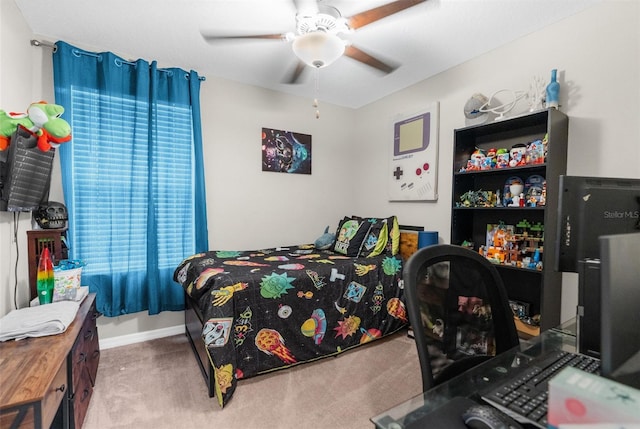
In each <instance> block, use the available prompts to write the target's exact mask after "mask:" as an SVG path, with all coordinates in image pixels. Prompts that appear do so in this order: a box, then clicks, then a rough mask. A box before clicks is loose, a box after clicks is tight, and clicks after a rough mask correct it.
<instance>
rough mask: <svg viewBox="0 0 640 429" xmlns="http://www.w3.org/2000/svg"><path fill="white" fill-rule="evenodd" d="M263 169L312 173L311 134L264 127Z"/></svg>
mask: <svg viewBox="0 0 640 429" xmlns="http://www.w3.org/2000/svg"><path fill="white" fill-rule="evenodd" d="M262 171H275V172H280V173H296V174H311V136H310V135H309V134H301V133H295V132H292V131H282V130H274V129H271V128H263V129H262Z"/></svg>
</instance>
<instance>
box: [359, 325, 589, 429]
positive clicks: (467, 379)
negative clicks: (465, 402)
mask: <svg viewBox="0 0 640 429" xmlns="http://www.w3.org/2000/svg"><path fill="white" fill-rule="evenodd" d="M575 333H576V325H575V320H573V319H572V320H570V321H568V322H566V323H564V324H562V325H560V326H559V327H557V328H553V329H549V330H547V331H545V332H543V333H542V334H540V335H539V336H537V337H533V338H531V339H528V340H522V339H521V340H520V345H519V346H517V347H514V348H513V349H511V350H509V351H507V352H504V353H502V354H500V355H499V356H496V357H495V358H493V359H491V360H489V361H487V362H484V363H483V364H481V365H478V366H476V367H474V368H472V369H470V370H469V371H466V372H465V373H463V374H461V375H459V376H457V377H455V378H453V379H451V380H449V381H447V382H445V383H443V384H441V385H438V386H436V387H434V388H433V389H430V390H429V391H427V392H423V393H421V394H420V395H417V396H415V397H413V398H411V399H409V400H407V401H405V402H403V403H401V404H399V405H397V406H395V407H393V408H391V409H390V410H387V411H385V412H383V413H381V414H379V415H377V416H375V417H372V418H371V421H372V422H373V423H374V424H375V427H376V428H378V429H405V428H407V427H409V426H410V425H411V423H412V422H414V421H416V420H417V419H419V418H420V417H422V416H425V415H426V414H429V413H430V412H432V411H434V410H436V409H437V408H439V407H441V406H442V405H444V404H446V403H447V402H449V401H450V400H451V399H453V398H456V397H467V398H470V399H472V400H474V401H476V402H478V403H482V401H481V399H480V397H481V395H482V394H483V393H484V392H487V391H489V390H491V389H493V388H495V387H497V386H498V385H499V384H500V383H502V382H504V381H505V380H507V379H509V378H510V377H511V376H512V375H513V374H514V373H515V372H516V371H517V370H518V369H520V368H522V367H526V366H527V364H528V362H529V361H531V360H532V359H533V358H536V357H538V356H540V355H543V354H545V353H547V352H548V351H550V350H564V351H567V352H572V353H575V352H576V350H577V348H576V334H575Z"/></svg>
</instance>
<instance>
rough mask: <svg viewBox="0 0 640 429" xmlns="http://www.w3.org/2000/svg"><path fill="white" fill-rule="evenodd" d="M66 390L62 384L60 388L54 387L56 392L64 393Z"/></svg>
mask: <svg viewBox="0 0 640 429" xmlns="http://www.w3.org/2000/svg"><path fill="white" fill-rule="evenodd" d="M66 388H67V386H65V385H64V384H63V385H62V386H60V387H56V392H64V391H65V389H66Z"/></svg>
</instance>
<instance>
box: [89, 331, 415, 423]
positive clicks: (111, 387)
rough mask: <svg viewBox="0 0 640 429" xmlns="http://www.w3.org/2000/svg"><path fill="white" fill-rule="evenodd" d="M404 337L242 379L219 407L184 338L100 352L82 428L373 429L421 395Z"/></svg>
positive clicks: (410, 349)
mask: <svg viewBox="0 0 640 429" xmlns="http://www.w3.org/2000/svg"><path fill="white" fill-rule="evenodd" d="M421 386H422V380H421V378H420V367H419V364H418V357H417V353H416V349H415V343H414V342H413V340H411V339H409V338H407V336H406V332H404V331H402V332H400V333H398V334H395V335H393V336H391V337H388V338H385V339H381V340H377V341H375V342H373V343H371V344H368V345H366V346H364V347H360V348H358V349H355V350H351V351H348V352H345V353H343V354H341V355H338V356H337V357H329V358H326V359H322V360H320V361H317V362H313V363H308V364H302V365H298V366H295V367H293V368H289V369H286V370H282V371H277V372H274V373H271V374H266V375H261V376H258V377H253V378H250V379H247V380H242V381H240V382H239V383H238V388H237V390H236V392H235V393H234V396H233V398H232V399H231V401H230V402H229V403H228V404H227V405H226V406H225V407H224V409H221V408H220V407H219V406H218V404H217V402H216V401H215V399H213V398H209V397H208V396H207V391H206V388H205V384H204V381H203V379H202V375H201V373H200V370H199V368H198V366H197V364H196V361H195V359H194V357H193V355H192V352H191V348H190V346H189V343H188V340H187V339H186V337H185V336H184V335H177V336H173V337H167V338H162V339H158V340H153V341H147V342H144V343H139V344H133V345H129V346H124V347H117V348H113V349H107V350H104V351H102V355H101V357H100V366H99V368H98V377H97V380H96V387H95V390H94V392H93V397H92V398H91V403H90V405H89V410H88V413H87V417H86V419H85V423H84V426H83V428H84V429H107V428H137V429H144V428H150V429H151V428H153V429H163V428H216V429H227V428H241V429H254V428H256V429H269V428H278V429H288V428H291V429H294V428H295V429H306V428H349V429H360V428H363V429H364V428H367V429H370V428H372V427H373V424H372V423H371V422H370V420H369V418H370V417H372V416H374V415H377V414H380V413H382V412H383V411H385V410H387V409H389V408H391V407H393V406H394V405H396V404H398V403H400V402H403V401H405V400H407V399H409V398H411V397H413V396H415V395H417V394H418V393H420V391H421Z"/></svg>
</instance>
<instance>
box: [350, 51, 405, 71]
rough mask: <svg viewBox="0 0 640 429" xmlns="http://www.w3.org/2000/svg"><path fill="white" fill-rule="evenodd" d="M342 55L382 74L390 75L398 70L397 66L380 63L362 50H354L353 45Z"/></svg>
mask: <svg viewBox="0 0 640 429" xmlns="http://www.w3.org/2000/svg"><path fill="white" fill-rule="evenodd" d="M344 54H345V55H346V56H347V57H349V58H353V59H354V60H356V61H360V62H361V63H363V64H366V65H368V66H370V67H373V68H376V69H378V70H380V71H382V72H384V73H391V72H392V71H394V70H395V69H397V68H398V67H397V66H392V65H389V64H387V63H385V62H382V61H381V60H379V59H378V58H375V57H373V56H371V55H369V54H367V53H366V52H364V51H363V50H361V49H359V48H356V47H355V46H353V45H352V46H347V47H346V48H345V50H344Z"/></svg>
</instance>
